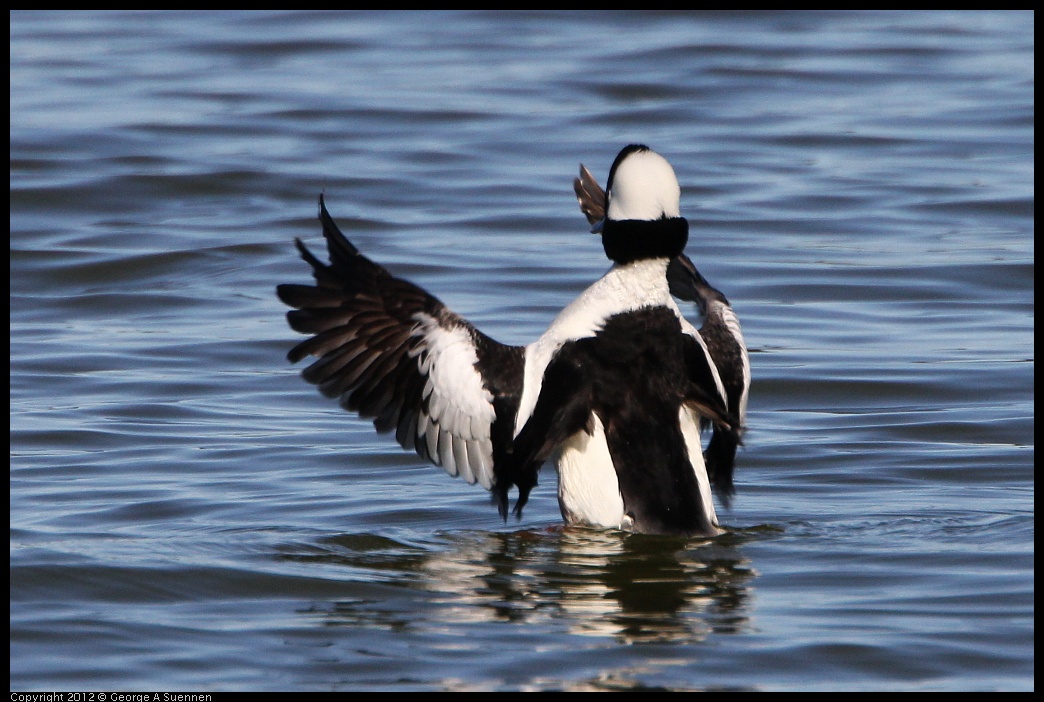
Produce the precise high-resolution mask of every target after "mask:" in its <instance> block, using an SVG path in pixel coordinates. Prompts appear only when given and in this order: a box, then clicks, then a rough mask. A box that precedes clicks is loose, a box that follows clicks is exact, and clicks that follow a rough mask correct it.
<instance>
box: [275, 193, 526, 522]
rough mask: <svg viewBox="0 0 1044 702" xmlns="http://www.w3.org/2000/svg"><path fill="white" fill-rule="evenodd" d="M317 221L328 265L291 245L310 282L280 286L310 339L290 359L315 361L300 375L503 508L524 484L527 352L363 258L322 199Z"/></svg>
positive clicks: (293, 322)
mask: <svg viewBox="0 0 1044 702" xmlns="http://www.w3.org/2000/svg"><path fill="white" fill-rule="evenodd" d="M319 219H320V221H321V222H322V225H323V236H324V237H325V238H326V243H327V248H328V249H329V253H330V263H329V264H324V263H323V262H322V261H320V260H319V259H318V258H316V257H315V256H314V255H313V254H312V253H311V251H309V250H308V248H307V247H306V246H305V245H304V244H303V243H301V241H300V240H297V248H298V250H299V251H300V253H301V257H302V258H303V259H304V260H305V261H307V262H308V263H309V264H310V265H311V266H312V273H313V275H314V276H315V280H316V284H315V285H292V284H289V285H280V286H278V288H277V294H278V295H279V299H281V300H282V301H283V302H285V303H286V304H287V305H289V306H290V307H293V308H295V309H294V310H293V311H291V312H288V313H287V320H288V321H289V323H290V326H291V327H292V328H293V329H294V330H296V331H299V332H302V333H305V334H312V335H313V336H312V337H311V338H310V339H307V340H306V341H303V342H301V343H300V344H298V345H297V346H295V347H294V348H293V349H291V350H290V353H289V354H288V355H287V357H288V358H289V360H290V361H291V362H293V363H296V362H297V361H300V360H301V359H302V358H304V357H306V356H314V357H315V358H316V359H317V360H316V361H315V362H313V363H312V365H310V366H309V367H308V368H306V369H305V370H304V372H303V376H304V378H305V380H307V381H308V382H310V383H313V384H315V385H317V386H318V387H319V390H320V391H321V392H322V393H323V394H324V395H326V396H327V397H333V398H338V399H339V400H340V403H341V406H342V407H344V408H345V409H347V410H350V411H353V412H358V413H359V415H360V416H362V417H367V418H372V419H373V423H374V426H375V427H376V428H377V430H378V431H382V432H384V431H393V430H394V431H395V438H396V440H397V441H398V442H399V444H401V445H402V446H403V447H404V448H407V449H413V450H415V451H416V452H417V453H418V455H420V456H421V457H422V458H424V459H426V460H429V461H431V462H432V463H434V464H436V465H439V466H442V467H443V468H444V469H445V470H446V472H447V473H449V474H450V475H453V476H460V477H461V478H463V479H464V480H465V481H467V482H468V483H476V482H477V483H479V484H480V485H482V486H483V487H484V488H486V489H487V490H492V491H493V492H494V494H495V496H496V498H497V502H498V505H499V507H500V511H501V513H502V514H506V511H507V491H508V489H509V488H510V487H511V485H512V484H514V483H518V482H519V480H518V479H517V478H518V476H517V475H515V474H514V472H513V469H511V468H510V467H509V466H510V465H511V464H512V463H513V462H512V461H509V460H507V459H506V456H507V455H508V454H509V453H510V442H511V432H512V427H513V424H514V420H515V414H516V412H517V409H518V398H519V396H520V395H521V392H522V377H523V367H524V365H523V353H524V349H523V348H522V347H516V346H507V345H504V344H500V343H498V342H496V341H494V340H493V339H491V338H490V337H488V336H486V335H485V334H483V333H482V332H480V331H479V330H478V329H476V328H475V327H474V326H472V325H471V324H470V323H469V322H468V321H467V320H465V319H463V318H462V317H460V316H459V315H457V314H455V313H454V312H452V311H451V310H449V309H448V308H446V306H445V305H443V304H442V303H441V302H440V301H439V300H437V299H436V298H435V297H433V296H432V295H430V294H428V293H427V292H425V291H424V290H423V289H421V288H419V287H418V286H416V285H414V284H413V283H410V282H409V281H406V280H403V279H401V278H396V277H394V276H392V275H391V274H390V273H389V272H388V271H387V270H385V269H384V268H383V267H381V266H380V265H378V264H376V263H374V262H373V261H371V260H370V259H368V258H366V257H365V256H363V255H362V254H361V253H359V251H358V249H356V248H355V246H353V245H352V244H351V242H349V241H348V239H346V238H345V236H344V235H343V234H342V233H341V231H340V230H339V229H338V227H337V225H336V224H335V223H334V221H333V219H332V218H331V217H330V214H329V213H328V212H327V210H326V205H325V203H324V202H323V198H322V196H320V197H319ZM498 466H500V467H498ZM536 468H539V466H536ZM522 482H525V481H524V480H523V481H522ZM532 483H533V484H535V468H534V476H533V478H532ZM519 487H520V490H522V489H523V486H522V485H521V484H520V485H519ZM531 487H532V485H531V484H530V485H527V486H526V487H525V492H526V493H528V491H529V488H531Z"/></svg>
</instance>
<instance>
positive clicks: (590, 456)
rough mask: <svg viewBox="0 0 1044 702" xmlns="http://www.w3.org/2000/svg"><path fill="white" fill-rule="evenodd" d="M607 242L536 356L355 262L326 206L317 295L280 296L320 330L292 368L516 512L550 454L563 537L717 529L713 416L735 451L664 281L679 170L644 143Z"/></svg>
mask: <svg viewBox="0 0 1044 702" xmlns="http://www.w3.org/2000/svg"><path fill="white" fill-rule="evenodd" d="M608 185H609V207H608V217H607V219H606V221H605V224H604V226H603V229H602V242H603V246H604V249H605V251H606V254H607V255H608V256H609V258H610V259H612V261H613V265H612V267H611V268H610V269H609V271H608V272H607V273H606V274H605V275H604V276H603V277H602V278H600V279H599V280H597V281H596V282H595V283H594V284H592V285H591V286H590V287H589V288H587V290H585V291H584V292H583V293H581V295H580V296H579V297H578V298H577V299H576V300H574V301H573V302H572V303H570V304H569V305H567V306H566V307H565V309H563V310H562V311H561V312H560V313H559V314H558V316H557V317H555V319H554V321H552V323H551V325H550V327H549V328H548V329H547V331H546V332H544V334H543V335H542V336H540V338H538V339H537V340H536V341H534V342H533V343H531V344H529V345H528V346H509V345H505V344H501V343H498V342H497V341H494V340H493V339H491V338H490V337H488V336H486V335H485V334H483V333H482V332H481V331H479V330H478V329H476V328H475V327H474V326H473V325H472V324H470V323H469V322H468V321H467V320H465V319H463V318H462V317H460V316H459V315H457V314H455V313H454V312H452V311H451V310H449V309H448V308H446V307H445V306H444V305H443V304H442V303H441V302H440V301H439V300H437V299H436V298H435V297H433V296H432V295H430V294H429V293H427V292H426V291H424V290H422V289H421V288H419V287H418V286H416V285H414V284H412V283H410V282H409V281H406V280H404V279H401V278H396V277H394V276H393V275H392V274H391V273H389V272H388V271H387V270H385V269H384V268H383V267H381V266H380V265H378V264H377V263H374V262H373V261H371V260H370V259H369V258H367V257H365V256H364V255H362V254H361V253H360V252H359V250H358V249H356V248H355V246H353V245H352V244H351V243H350V242H349V241H348V239H346V238H345V237H344V235H343V234H342V233H341V232H340V230H339V229H338V227H337V225H336V224H335V223H334V221H333V219H332V218H331V216H330V214H329V213H328V212H327V210H326V205H325V202H324V200H323V197H322V196H321V195H320V197H319V219H320V221H321V222H322V226H323V236H324V237H325V238H326V244H327V248H328V250H329V255H330V263H329V264H325V263H323V262H321V261H320V260H319V259H318V258H316V257H315V256H314V255H313V254H312V253H311V252H310V251H309V250H308V248H307V247H306V246H305V245H304V244H303V243H302V242H301V241H300V240H297V241H296V243H297V248H298V250H299V251H300V254H301V257H302V258H303V259H304V260H305V261H306V262H307V263H308V264H309V265H311V267H312V273H313V275H314V277H315V279H316V284H315V285H294V284H288V285H280V286H279V287H278V288H277V293H278V295H279V298H280V299H281V300H282V301H283V302H285V303H286V304H287V305H289V306H290V307H293V308H295V309H294V310H293V311H291V312H289V313H287V319H288V321H289V323H290V326H291V327H292V328H293V329H294V330H296V331H299V332H303V333H306V334H314V336H312V337H311V338H309V339H307V340H305V341H303V342H302V343H300V344H298V345H297V346H295V347H294V348H293V349H291V350H290V352H289V354H288V358H289V360H290V361H291V362H295V363H296V362H297V361H300V360H301V359H302V358H304V357H306V356H315V357H316V358H317V359H318V360H316V361H315V362H314V363H312V365H310V366H309V367H308V368H306V369H305V370H304V372H303V375H304V378H305V380H307V381H308V382H310V383H313V384H315V385H318V386H319V390H320V391H321V392H322V393H323V394H324V395H326V396H328V397H333V398H339V399H340V403H341V405H342V407H344V408H345V409H347V410H349V411H352V412H357V413H358V414H359V415H360V416H362V417H366V418H372V419H373V423H374V426H375V427H376V428H377V430H378V431H395V438H396V439H397V440H398V442H399V443H400V444H401V445H402V446H403V447H404V448H407V449H414V450H416V452H417V453H418V454H419V455H420V456H421V457H422V458H424V459H426V460H429V461H431V462H432V463H435V464H436V465H440V466H442V467H443V468H444V469H445V470H446V471H447V472H448V473H449V474H450V475H453V476H460V477H462V478H464V480H465V481H467V482H468V483H476V482H477V483H479V484H480V485H482V486H483V487H484V488H486V489H487V490H490V491H491V493H492V494H493V498H494V501H495V503H496V505H497V508H498V510H499V511H500V514H501V516H502V517H503V518H505V519H506V518H507V512H508V491H509V490H510V489H511V487H512V486H515V487H517V488H518V498H517V500H516V502H515V507H514V513H515V515H516V516H518V517H521V514H522V508H523V507H524V506H525V504H526V501H527V500H528V498H529V493H530V491H531V490H532V489H533V487H534V486H535V485H536V483H537V473H538V471H539V470H540V467H541V465H542V464H543V463H544V462H545V461H546V460H548V459H553V460H554V462H555V464H556V466H557V469H558V476H559V481H558V498H559V506H560V508H561V512H562V516H563V518H564V519H565V521H566V522H567V523H569V524H582V525H590V526H597V527H608V528H618V529H623V530H628V531H634V532H641V533H655V534H682V535H700V536H711V535H716V534H719V533H721V529H720V527H719V525H718V519H717V516H716V514H715V511H714V503H713V501H712V498H711V483H710V480H709V478H708V475H707V470H706V467H705V465H704V460H703V455H702V451H701V449H702V446H701V443H700V422H701V421H703V420H708V421H711V422H712V423H714V424H715V426H716V427H718V428H719V429H720V431H722V432H725V433H726V435H728V436H730V437H732V439H733V440H738V436H739V431H740V425H739V422H738V420H737V418H736V416H735V415H734V414H733V413H730V412H729V411H728V409H727V400H726V396H725V389H724V387H723V385H722V382H721V378H720V377H719V374H718V371H717V369H716V367H715V365H714V363H713V362H712V361H711V358H710V355H709V354H708V351H707V345H706V343H705V342H704V340H703V337H701V336H700V334H699V333H697V331H696V329H695V328H694V327H693V326H692V325H691V324H689V322H688V321H686V319H685V318H684V317H683V316H682V314H681V312H680V310H679V309H678V306H677V305H676V304H675V302H674V300H673V299H672V298H671V295H670V290H669V286H668V283H667V275H666V273H667V266H668V263H669V262H670V261H671V260H672V259H673V258H674V257H676V256H677V255H679V254H680V253H681V252H682V249H683V248H684V246H685V242H686V240H687V237H688V223H687V222H686V220H685V219H683V218H682V217H681V216H680V214H679V199H680V194H681V189H680V187H679V185H678V181H677V178H676V177H675V175H674V170H673V169H672V168H671V166H670V164H669V163H668V162H667V161H666V159H664V158H663V157H662V156H660V155H659V154H657V153H655V152H653V151H651V150H649V149H648V148H646V147H638V146H630V147H627V148H625V149H624V150H623V151H622V152H621V153H620V156H619V157H618V158H617V162H616V163H615V164H614V165H613V171H612V172H611V174H610V182H609V184H608Z"/></svg>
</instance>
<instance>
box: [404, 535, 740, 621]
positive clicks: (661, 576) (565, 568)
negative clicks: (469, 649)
mask: <svg viewBox="0 0 1044 702" xmlns="http://www.w3.org/2000/svg"><path fill="white" fill-rule="evenodd" d="M451 541H452V543H453V545H454V547H453V548H448V549H445V550H442V551H440V552H438V553H436V554H432V555H430V556H429V557H427V558H425V559H423V561H422V562H421V563H420V564H419V565H420V568H419V574H421V575H422V576H423V577H422V578H421V579H420V584H421V585H422V586H423V587H424V588H425V589H427V590H428V591H430V592H432V593H433V594H436V595H437V596H438V598H439V599H440V600H441V601H442V603H443V605H444V606H443V607H442V608H440V609H439V610H438V615H437V616H438V618H439V619H440V620H441V621H442V622H443V623H444V624H454V623H456V624H459V623H463V622H466V621H492V620H502V621H518V622H526V623H531V624H532V623H538V622H545V623H548V624H552V623H553V622H557V626H565V627H566V629H567V630H568V632H569V633H572V634H581V635H590V636H610V637H614V638H617V639H619V640H621V641H623V642H640V641H646V642H647V641H692V640H699V639H702V638H705V637H706V636H707V635H708V634H710V633H712V632H718V633H733V632H737V631H741V630H743V628H744V627H745V626H746V623H747V620H748V602H749V601H750V594H749V592H748V588H749V586H750V582H751V580H752V579H753V578H754V576H755V574H754V572H753V571H752V569H751V568H750V566H749V563H748V562H747V561H746V559H744V558H743V556H741V555H740V550H739V548H738V546H739V544H740V542H741V541H742V537H737V536H735V535H732V534H726V535H724V536H721V537H717V538H715V539H713V540H694V539H682V538H673V537H671V538H669V537H659V536H642V535H634V534H625V533H621V532H612V531H601V530H589V529H578V528H572V527H560V528H555V529H551V530H548V531H540V532H535V531H519V532H512V533H494V534H490V533H486V534H468V535H457V536H454V537H452V538H451ZM430 614H431V613H430V612H429V615H430Z"/></svg>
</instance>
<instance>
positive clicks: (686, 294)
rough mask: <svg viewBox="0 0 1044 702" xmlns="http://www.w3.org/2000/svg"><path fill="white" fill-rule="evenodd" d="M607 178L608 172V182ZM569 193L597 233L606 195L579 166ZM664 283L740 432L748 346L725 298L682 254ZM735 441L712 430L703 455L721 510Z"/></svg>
mask: <svg viewBox="0 0 1044 702" xmlns="http://www.w3.org/2000/svg"><path fill="white" fill-rule="evenodd" d="M629 148H631V147H629ZM625 151H626V149H625ZM621 155H622V154H621ZM618 159H619V157H618ZM612 177H613V176H612V171H610V179H612ZM610 182H611V181H610ZM573 192H574V193H576V199H577V202H578V203H579V204H580V211H581V212H583V214H584V216H585V217H587V222H588V224H590V225H591V231H592V233H601V232H602V227H603V225H604V223H605V213H606V208H607V206H608V204H607V198H606V193H605V191H604V190H602V188H601V186H600V185H598V180H597V179H596V178H595V177H594V175H593V174H592V173H591V171H589V170H588V169H587V167H586V166H584V164H582V163H581V164H580V177H578V178H576V179H574V180H573ZM667 282H668V284H669V285H670V290H671V294H672V295H674V296H675V297H677V298H678V299H680V300H685V301H686V302H694V303H696V306H697V307H698V308H699V310H700V315H701V316H702V317H703V324H702V325H701V326H700V328H699V334H700V336H701V337H702V338H703V340H704V342H705V343H706V345H707V351H708V352H709V353H710V357H711V361H712V362H713V363H714V365H715V367H716V368H717V370H718V373H719V375H720V376H721V382H722V384H723V385H724V387H725V396H726V399H727V401H728V408H729V410H731V411H732V412H733V414H734V415H735V417H736V419H737V420H738V421H739V426H740V427H741V428H742V427H744V426H745V425H746V418H747V396H748V394H749V391H750V360H749V358H748V357H747V346H746V344H745V342H744V340H743V332H742V331H741V329H740V323H739V318H738V317H737V316H736V313H735V312H734V311H733V310H732V306H731V305H730V304H729V301H728V299H727V298H726V297H725V295H723V294H722V292H721V291H720V290H718V289H716V288H714V287H713V286H712V285H711V284H710V283H708V282H707V279H706V278H704V277H703V276H702V275H701V274H700V272H699V270H697V268H696V266H695V265H694V264H693V262H692V261H691V260H690V259H689V257H688V256H686V255H685V254H684V253H681V254H678V255H677V256H675V257H674V258H673V259H671V262H670V264H668V266H667ZM737 438H738V436H737V432H733V431H724V430H722V429H720V428H718V427H715V429H714V431H713V433H712V435H711V440H710V443H709V444H708V446H707V450H706V451H704V453H703V458H704V460H705V462H706V465H707V472H708V473H709V474H710V480H711V485H712V486H713V487H714V491H715V493H717V495H718V498H719V499H720V500H721V501H722V504H724V505H725V506H726V507H727V506H728V505H729V503H730V502H731V500H732V496H733V495H734V494H735V488H734V487H733V485H732V473H733V466H734V463H735V459H736V448H737V446H738V441H737Z"/></svg>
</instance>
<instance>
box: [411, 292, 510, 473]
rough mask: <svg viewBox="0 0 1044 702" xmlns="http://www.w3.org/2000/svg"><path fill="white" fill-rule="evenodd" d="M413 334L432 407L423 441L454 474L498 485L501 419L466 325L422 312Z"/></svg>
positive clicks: (422, 417)
mask: <svg viewBox="0 0 1044 702" xmlns="http://www.w3.org/2000/svg"><path fill="white" fill-rule="evenodd" d="M413 319H414V320H416V322H417V326H416V327H415V331H414V332H412V333H411V336H414V337H420V338H421V339H422V342H421V343H420V344H418V345H417V347H416V348H414V349H413V350H412V351H410V355H411V356H413V357H415V358H416V359H417V367H418V369H419V370H420V373H421V375H422V376H424V378H425V383H424V391H423V392H422V397H423V399H424V401H425V403H426V405H427V411H425V409H424V408H423V406H422V408H421V410H420V411H419V412H418V415H417V443H418V445H422V444H423V445H425V446H426V447H427V452H428V456H427V458H428V459H429V460H431V461H432V462H433V463H435V464H436V465H439V466H442V467H443V468H444V469H445V470H446V472H447V473H449V474H450V475H452V476H458V475H459V476H460V477H461V478H463V479H464V480H465V481H467V482H468V483H471V484H474V483H476V482H477V483H479V484H480V485H482V487H484V488H486V489H487V490H488V489H490V488H491V487H492V485H493V443H492V441H491V439H490V427H491V426H492V424H493V421H494V420H495V419H496V412H495V411H494V409H493V395H492V394H491V393H490V392H489V391H488V390H486V388H485V387H484V386H483V384H482V376H481V375H479V372H478V370H476V368H475V364H476V363H477V362H478V355H477V354H476V352H475V345H474V342H473V340H472V338H471V335H470V334H468V332H467V330H466V329H464V328H463V327H455V328H447V327H443V326H441V325H440V324H439V320H437V319H435V318H434V317H432V316H430V315H427V314H424V313H423V312H418V313H417V314H415V315H414V316H413Z"/></svg>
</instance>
